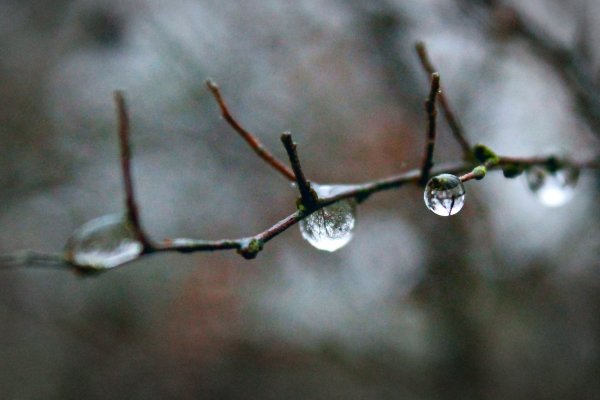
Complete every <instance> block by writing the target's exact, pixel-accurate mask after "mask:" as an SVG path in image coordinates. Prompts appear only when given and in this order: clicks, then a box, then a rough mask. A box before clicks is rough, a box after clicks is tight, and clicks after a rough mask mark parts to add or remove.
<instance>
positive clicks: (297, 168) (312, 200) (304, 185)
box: [281, 132, 319, 209]
mask: <svg viewBox="0 0 600 400" xmlns="http://www.w3.org/2000/svg"><path fill="white" fill-rule="evenodd" d="M281 143H283V147H285V151H286V152H287V154H288V157H289V159H290V165H291V166H292V170H293V171H294V176H295V177H296V184H297V185H298V191H300V196H301V199H302V204H303V205H304V206H305V207H307V208H309V209H312V208H314V207H315V205H316V204H317V202H318V201H319V198H318V196H317V195H316V193H315V191H314V190H312V187H311V184H310V182H309V181H308V180H307V179H306V177H305V176H304V172H303V171H302V166H301V165H300V159H299V158H298V152H297V150H296V143H294V140H293V139H292V134H291V133H290V132H284V133H283V134H282V135H281Z"/></svg>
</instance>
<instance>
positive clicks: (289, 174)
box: [206, 79, 296, 182]
mask: <svg viewBox="0 0 600 400" xmlns="http://www.w3.org/2000/svg"><path fill="white" fill-rule="evenodd" d="M206 87H208V89H209V90H210V92H211V93H212V95H213V96H214V98H215V100H216V101H217V104H218V105H219V108H220V109H221V116H222V117H223V119H225V121H227V123H228V124H229V125H230V126H231V127H232V128H233V129H234V130H235V131H236V132H237V133H238V134H239V135H240V136H241V137H242V139H244V140H245V141H246V143H248V145H249V146H250V148H252V150H254V152H255V153H256V154H257V155H258V156H259V157H260V158H262V159H263V160H264V161H265V162H266V163H267V164H269V165H270V166H271V167H273V168H274V169H275V170H276V171H277V172H279V173H280V174H281V175H283V177H284V178H286V179H287V180H288V181H290V182H294V181H295V180H296V176H295V175H294V172H293V171H292V170H291V169H290V168H289V167H288V166H287V165H285V164H284V163H283V162H281V161H280V160H279V159H277V157H275V156H274V155H273V154H272V153H271V152H270V151H269V150H267V149H266V147H265V146H264V145H263V144H262V142H261V141H260V140H258V138H257V137H256V136H255V135H253V134H252V133H251V132H250V131H248V130H246V129H244V127H243V126H242V125H241V124H240V123H239V122H238V121H237V120H236V119H235V118H234V117H233V115H231V113H230V112H229V107H227V104H226V103H225V100H224V99H223V96H222V95H221V91H220V90H219V86H218V85H217V84H216V83H215V82H214V81H212V80H211V79H208V80H206Z"/></svg>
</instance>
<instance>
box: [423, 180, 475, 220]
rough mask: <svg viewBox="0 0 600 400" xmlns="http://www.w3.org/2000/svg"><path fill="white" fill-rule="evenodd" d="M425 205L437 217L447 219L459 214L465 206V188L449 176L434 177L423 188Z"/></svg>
mask: <svg viewBox="0 0 600 400" xmlns="http://www.w3.org/2000/svg"><path fill="white" fill-rule="evenodd" d="M423 198H424V200H425V205H426V206H427V208H429V209H430V210H431V211H433V212H434V213H436V214H437V215H441V216H443V217H449V216H450V215H454V214H456V213H457V212H459V211H460V210H461V209H462V208H463V205H464V204H465V187H464V186H463V184H462V182H461V181H460V179H459V178H458V177H457V176H455V175H451V174H441V175H437V176H434V177H433V178H431V179H430V180H429V182H427V186H425V194H424V195H423Z"/></svg>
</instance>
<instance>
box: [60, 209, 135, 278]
mask: <svg viewBox="0 0 600 400" xmlns="http://www.w3.org/2000/svg"><path fill="white" fill-rule="evenodd" d="M143 247H144V246H143V245H142V243H141V242H140V241H139V240H138V239H137V237H136V234H135V231H134V230H133V228H132V227H131V224H130V223H129V221H128V220H127V218H126V216H125V215H123V214H111V215H105V216H103V217H99V218H96V219H93V220H91V221H89V222H87V223H85V224H84V225H83V226H81V227H80V228H79V229H77V230H76V231H75V232H74V233H73V235H72V236H71V238H70V239H69V240H68V242H67V245H66V246H65V250H64V251H65V256H66V258H67V260H68V261H69V262H71V263H73V264H75V265H77V266H79V267H83V268H89V269H97V270H102V269H110V268H114V267H118V266H119V265H122V264H125V263H126V262H129V261H132V260H135V259H136V258H138V257H139V256H140V254H141V253H142V251H143Z"/></svg>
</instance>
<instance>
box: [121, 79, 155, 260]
mask: <svg viewBox="0 0 600 400" xmlns="http://www.w3.org/2000/svg"><path fill="white" fill-rule="evenodd" d="M114 99H115V104H116V107H117V117H118V132H119V149H120V156H121V157H120V158H121V174H122V175H123V184H124V187H125V207H126V209H127V218H128V219H129V223H130V224H131V226H132V228H133V230H134V232H135V234H136V236H137V238H138V240H139V241H140V242H141V243H142V246H143V247H144V252H150V251H152V248H153V246H152V244H151V242H150V240H149V239H148V237H147V235H146V234H145V232H144V229H143V228H142V225H141V221H140V216H139V209H138V205H137V202H136V200H135V193H134V190H133V179H132V174H131V146H130V144H129V133H130V125H129V113H128V112H127V104H126V103H125V97H124V96H123V92H121V91H119V90H116V91H115V92H114Z"/></svg>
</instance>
